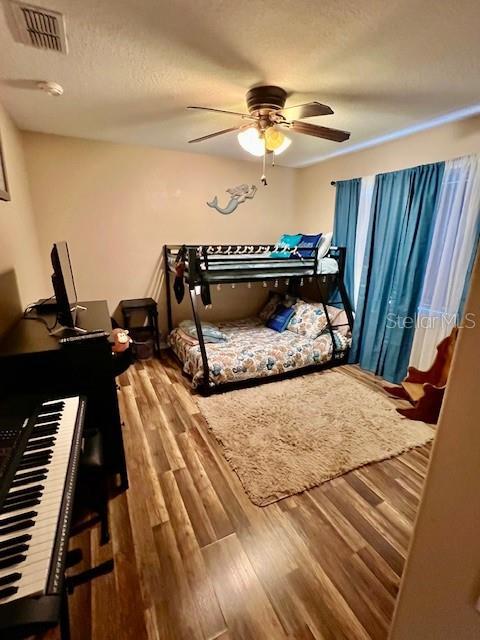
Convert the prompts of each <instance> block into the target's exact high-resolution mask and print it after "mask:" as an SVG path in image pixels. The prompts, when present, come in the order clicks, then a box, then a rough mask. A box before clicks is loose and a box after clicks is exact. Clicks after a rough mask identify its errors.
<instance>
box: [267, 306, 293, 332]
mask: <svg viewBox="0 0 480 640" xmlns="http://www.w3.org/2000/svg"><path fill="white" fill-rule="evenodd" d="M294 314H295V311H294V310H293V307H290V308H288V307H284V306H283V304H279V305H278V307H277V310H276V311H275V313H274V315H273V316H272V317H271V318H270V320H269V321H268V322H267V327H268V328H269V329H273V330H274V331H278V332H279V333H282V331H285V329H286V328H287V325H288V323H289V322H290V320H291V319H292V317H293V316H294Z"/></svg>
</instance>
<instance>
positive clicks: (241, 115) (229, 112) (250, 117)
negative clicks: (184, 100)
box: [187, 107, 256, 120]
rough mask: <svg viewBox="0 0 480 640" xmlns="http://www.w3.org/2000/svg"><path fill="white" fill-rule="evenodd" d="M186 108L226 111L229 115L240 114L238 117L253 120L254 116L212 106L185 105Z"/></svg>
mask: <svg viewBox="0 0 480 640" xmlns="http://www.w3.org/2000/svg"><path fill="white" fill-rule="evenodd" d="M187 109H198V110H199V111H213V112H214V113H228V115H230V116H240V118H248V119H249V120H255V119H256V118H255V117H254V116H251V115H250V114H248V113H240V112H238V111H226V110H225V109H213V108H212V107H187Z"/></svg>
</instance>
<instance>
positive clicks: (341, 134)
mask: <svg viewBox="0 0 480 640" xmlns="http://www.w3.org/2000/svg"><path fill="white" fill-rule="evenodd" d="M291 128H292V129H293V131H296V132H297V133H305V134H306V135H307V136H315V137H317V138H325V140H333V141H334V142H345V140H348V139H349V138H350V132H349V131H341V130H340V129H330V127H319V126H318V125H316V124H309V123H308V122H298V121H297V120H294V121H293V122H292V124H291Z"/></svg>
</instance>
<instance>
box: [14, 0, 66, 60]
mask: <svg viewBox="0 0 480 640" xmlns="http://www.w3.org/2000/svg"><path fill="white" fill-rule="evenodd" d="M11 6H12V11H13V15H14V18H15V23H16V26H17V29H18V36H19V39H20V41H21V42H23V44H27V45H30V46H32V47H36V48H37V49H50V51H58V52H60V53H67V39H66V36H65V21H64V18H63V15H62V14H61V13H58V12H57V11H51V10H50V9H42V8H41V7H34V6H32V5H31V4H25V3H23V2H12V3H11Z"/></svg>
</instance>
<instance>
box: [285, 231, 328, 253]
mask: <svg viewBox="0 0 480 640" xmlns="http://www.w3.org/2000/svg"><path fill="white" fill-rule="evenodd" d="M321 239H322V234H321V233H318V234H317V235H314V236H309V235H306V234H305V233H303V234H302V237H301V239H300V242H299V243H298V249H297V251H296V252H295V253H294V254H291V257H292V258H298V255H300V256H301V257H302V258H313V256H314V255H315V249H316V248H317V247H318V245H319V244H320V240H321Z"/></svg>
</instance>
